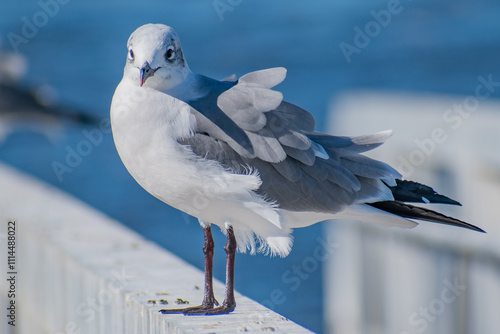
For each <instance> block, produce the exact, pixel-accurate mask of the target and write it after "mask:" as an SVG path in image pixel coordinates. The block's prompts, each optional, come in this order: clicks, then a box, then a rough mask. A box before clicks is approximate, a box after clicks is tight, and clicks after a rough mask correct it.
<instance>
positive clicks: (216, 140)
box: [179, 68, 399, 212]
mask: <svg viewBox="0 0 500 334" xmlns="http://www.w3.org/2000/svg"><path fill="white" fill-rule="evenodd" d="M285 75H286V70H285V69H283V68H275V69H268V70H262V71H257V72H252V73H249V74H247V75H244V76H243V77H241V78H240V79H239V80H238V82H237V83H236V84H234V83H227V82H222V83H221V82H219V83H218V82H217V81H215V80H212V79H209V78H206V77H201V79H200V80H201V81H202V84H203V85H204V86H207V87H210V89H209V90H208V93H207V94H206V95H205V96H204V97H202V98H199V99H197V100H194V101H185V102H187V103H188V104H190V105H191V107H192V112H193V114H194V115H195V117H196V120H197V123H198V124H197V125H198V126H197V129H196V132H197V133H196V134H195V135H194V136H192V137H190V138H184V139H179V142H180V143H182V144H184V145H189V146H190V147H191V148H192V150H193V152H195V153H196V154H197V155H199V156H200V157H203V158H206V159H211V160H216V161H218V162H220V163H221V164H222V165H223V166H224V167H225V168H227V169H229V170H231V171H232V172H234V173H247V172H248V169H249V168H252V169H256V170H258V171H259V175H260V177H261V179H262V185H261V187H260V188H259V190H258V193H260V194H262V195H263V196H265V197H266V198H268V199H270V200H273V201H274V202H276V203H277V204H278V205H279V206H280V207H281V208H283V209H287V210H293V211H297V210H299V211H317V212H337V211H340V210H342V209H343V208H345V207H346V206H347V205H350V204H352V203H354V202H360V201H362V200H363V199H369V200H374V201H376V200H382V199H385V198H388V197H390V196H391V191H390V189H389V188H388V187H387V186H385V185H384V184H383V183H382V182H380V179H390V178H393V177H394V176H395V175H399V174H397V172H395V171H394V170H393V169H392V168H390V167H389V166H387V165H385V164H383V163H380V162H378V161H375V160H371V159H369V158H365V157H363V156H359V155H358V154H359V152H364V151H367V150H370V149H372V148H375V147H376V146H378V145H380V144H381V143H382V142H383V141H384V140H385V139H386V138H387V137H388V133H380V134H375V135H371V136H362V137H354V138H349V137H334V136H329V135H325V134H320V133H316V132H313V131H314V127H315V122H314V118H313V117H312V115H311V114H310V113H308V112H307V111H305V110H304V109H301V108H299V107H297V106H295V105H293V104H290V103H287V102H284V101H282V98H283V96H282V94H281V93H279V92H276V91H273V90H271V89H270V88H271V87H273V86H274V85H276V84H278V83H280V82H281V81H282V80H283V79H284V77H285Z"/></svg>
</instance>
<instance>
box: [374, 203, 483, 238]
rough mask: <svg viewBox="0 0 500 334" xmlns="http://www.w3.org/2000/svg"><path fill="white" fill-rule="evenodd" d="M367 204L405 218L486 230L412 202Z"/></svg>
mask: <svg viewBox="0 0 500 334" xmlns="http://www.w3.org/2000/svg"><path fill="white" fill-rule="evenodd" d="M367 204H369V205H371V206H373V207H375V208H377V209H380V210H382V211H385V212H389V213H392V214H395V215H397V216H400V217H404V218H410V219H419V220H425V221H429V222H433V223H440V224H447V225H453V226H458V227H463V228H467V229H470V230H474V231H478V232H482V233H485V231H484V230H482V229H480V228H479V227H477V226H474V225H472V224H469V223H466V222H464V221H461V220H459V219H456V218H453V217H449V216H445V215H443V214H441V213H439V212H436V211H433V210H430V209H427V208H422V207H418V206H414V205H411V204H407V203H403V202H401V201H384V202H375V203H367Z"/></svg>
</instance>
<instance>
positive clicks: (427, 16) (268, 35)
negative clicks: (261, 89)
mask: <svg viewBox="0 0 500 334" xmlns="http://www.w3.org/2000/svg"><path fill="white" fill-rule="evenodd" d="M391 2H392V1H361V0H351V1H348V0H342V1H332V0H318V1H290V0H288V1H286V0H277V1H262V0H258V1H257V0H252V1H250V0H243V1H235V0H233V1H227V0H221V1H201V0H189V1H180V0H175V1H174V0H171V1H166V0H163V1H150V0H142V1H110V0H108V1H102V0H101V1H96V0H87V1H82V0H72V1H69V2H68V3H67V4H64V5H63V4H61V5H60V6H59V10H58V13H57V14H56V15H54V16H53V17H50V18H49V20H48V23H47V24H46V25H45V26H43V27H40V29H39V31H38V33H37V34H36V36H34V37H32V38H29V41H28V43H27V44H22V45H19V51H20V53H22V54H24V55H25V56H26V57H27V59H28V62H29V70H28V73H27V75H26V76H25V78H24V79H23V81H22V82H21V83H22V85H23V86H24V87H37V86H39V85H42V84H49V85H50V86H52V87H54V88H55V90H56V91H57V94H58V98H59V102H60V103H61V104H64V105H67V106H70V107H73V108H77V109H81V110H85V111H86V112H88V113H91V114H94V115H96V116H98V117H99V118H106V117H108V113H109V105H110V101H111V97H112V95H113V91H114V89H115V87H116V85H117V84H118V82H119V81H120V79H121V76H122V70H123V66H124V61H125V58H126V49H125V44H126V41H127V38H128V36H129V35H130V33H131V32H132V31H133V30H134V29H135V28H137V27H138V26H140V25H142V24H144V23H149V22H153V23H165V24H168V25H171V26H173V27H174V28H175V29H176V30H177V32H178V34H179V36H180V37H181V40H182V45H183V49H184V54H185V56H186V59H187V61H188V63H189V65H190V67H191V69H192V70H193V71H196V72H200V73H203V74H205V75H209V76H213V77H215V78H224V77H226V76H228V75H230V74H232V73H235V74H237V75H238V76H240V75H243V74H245V73H247V72H249V71H253V70H258V69H262V68H268V67H274V66H284V67H286V68H287V69H288V76H287V79H286V81H285V82H284V83H282V84H280V86H279V89H280V90H281V91H283V92H284V96H285V99H286V100H288V101H290V102H292V103H295V104H297V105H300V106H301V107H303V108H305V109H307V110H309V111H310V112H311V113H313V114H314V116H315V117H316V119H317V127H318V129H319V130H324V129H325V121H326V117H327V116H326V112H327V108H328V105H329V103H330V101H331V99H332V98H333V97H335V96H336V95H337V94H339V93H341V92H342V91H345V90H350V89H357V88H369V89H387V90H395V91H415V92H435V93H446V94H464V95H470V94H474V89H475V87H476V85H477V77H478V76H479V75H482V76H488V75H489V74H491V75H492V76H493V78H494V79H495V78H496V81H500V2H498V1H493V0H480V1H472V0H471V1H463V0H454V1H444V0H440V1H430V0H421V1H416V0H414V1H401V2H400V3H399V6H398V7H397V8H398V9H400V11H399V13H398V14H393V15H392V16H391V20H390V22H389V23H388V24H387V26H386V27H381V28H380V31H379V32H378V33H377V34H374V36H373V38H370V41H369V43H366V44H367V45H364V46H363V47H362V48H361V47H360V48H359V53H354V54H352V57H351V61H350V62H347V61H346V58H345V56H344V54H343V53H342V51H341V49H340V47H339V44H340V43H342V42H345V43H348V44H351V45H354V37H355V30H354V28H355V27H359V28H360V29H364V28H365V25H366V24H367V23H369V22H370V21H373V20H374V17H373V14H372V13H371V11H375V12H379V11H380V10H383V9H387V7H388V4H389V3H391ZM221 3H222V4H226V6H229V7H226V8H230V9H231V10H228V11H225V12H224V13H223V14H222V17H221V16H219V15H218V13H217V11H216V9H215V6H214V5H216V4H221ZM40 10H42V7H41V6H40V4H39V2H38V1H31V0H30V1H27V0H22V1H19V0H2V2H1V4H0V36H2V48H3V49H5V50H12V45H11V44H10V42H9V39H8V37H7V36H8V34H9V33H15V34H18V35H22V26H23V21H22V18H23V17H26V18H27V19H28V20H32V19H33V15H35V14H36V13H38V12H39V11H40ZM221 18H222V19H221ZM493 96H494V97H499V96H500V93H499V91H495V92H494V93H493ZM499 126H500V125H499ZM353 135H356V134H353ZM85 139H86V137H85V136H84V135H83V133H82V128H81V127H79V126H71V125H69V126H68V127H67V128H66V129H65V130H64V131H62V132H60V133H59V135H58V137H57V140H56V141H55V142H52V141H50V140H49V139H48V138H47V137H45V136H43V135H41V134H39V133H37V132H33V131H18V132H16V133H14V134H12V135H10V136H9V137H8V138H7V140H6V141H5V142H3V143H2V144H1V146H0V159H1V160H2V161H3V162H6V163H8V164H10V165H12V166H15V167H17V168H19V169H20V170H23V171H26V172H28V173H30V174H32V175H35V176H37V177H39V178H40V179H43V180H45V181H47V182H48V183H50V184H52V185H54V186H56V187H59V188H61V189H63V190H65V191H67V192H69V193H71V194H73V195H74V196H76V197H77V198H80V199H81V200H83V201H84V202H86V203H88V204H90V205H91V206H93V207H95V208H97V209H98V210H101V211H103V212H105V213H106V214H108V215H109V216H111V217H113V218H116V219H117V220H119V221H121V222H123V223H124V224H125V225H127V226H129V227H130V228H132V229H134V230H136V231H138V232H139V233H141V234H142V235H144V236H145V237H146V238H148V239H151V240H153V241H154V242H156V243H158V244H160V245H162V246H163V247H165V248H167V249H168V250H170V251H172V252H174V253H175V254H177V255H179V256H181V257H182V258H184V259H185V260H186V261H188V262H190V263H192V264H194V265H195V266H197V267H199V268H203V254H202V251H201V245H202V231H201V229H200V227H199V225H198V223H197V221H196V220H195V219H194V218H191V217H188V216H186V215H183V214H182V213H180V212H178V211H176V210H174V209H171V208H169V207H168V206H167V205H165V204H163V203H161V202H160V201H158V200H157V199H155V198H153V197H152V196H151V195H149V194H148V193H146V192H145V191H144V190H143V189H142V188H140V187H139V186H138V185H137V184H136V183H135V181H134V180H133V179H132V178H131V177H130V176H129V174H128V173H127V171H126V170H125V168H124V167H123V165H122V164H121V162H120V160H119V157H118V155H117V153H116V151H115V148H114V144H113V141H112V137H111V135H110V134H109V133H108V134H104V140H103V142H102V143H100V144H99V145H96V146H93V147H92V152H91V153H90V154H89V155H88V156H85V157H84V158H83V159H82V162H81V163H80V164H79V165H78V166H77V167H75V168H72V171H71V173H65V174H64V175H63V179H62V182H61V181H60V180H59V179H58V177H57V175H56V173H55V172H54V170H53V168H52V165H51V164H52V163H53V162H54V161H57V162H61V163H63V164H64V163H65V159H66V156H67V152H68V151H67V148H68V146H69V147H70V148H73V149H76V148H77V146H78V144H79V143H81V142H82V140H85ZM294 237H295V245H294V248H293V251H292V253H291V254H290V256H289V257H287V258H285V259H280V258H272V259H270V258H268V257H264V256H262V255H257V256H250V255H239V256H238V257H237V263H236V289H237V290H239V291H240V292H242V293H243V294H246V295H248V296H249V297H251V298H253V299H255V300H257V301H259V302H263V303H264V304H265V305H266V306H269V307H271V308H273V309H274V310H275V311H277V312H279V313H281V314H283V315H285V316H287V317H289V318H291V319H292V320H294V321H296V322H298V323H300V324H302V325H304V326H305V327H307V328H309V329H311V330H313V331H316V332H322V331H323V302H324V300H323V292H322V291H323V289H322V286H323V284H325V282H323V278H322V266H321V263H318V264H319V266H318V268H313V267H309V269H310V270H309V271H310V273H307V272H305V271H304V270H302V273H301V274H297V273H294V272H293V271H292V268H294V266H303V264H305V262H308V261H309V262H310V259H308V258H314V250H315V248H317V247H318V246H319V245H320V243H319V242H318V238H323V239H324V238H325V237H323V236H322V226H321V224H317V225H315V226H312V227H309V228H307V229H300V230H296V231H295V232H294ZM215 242H216V245H217V247H218V248H217V249H216V255H215V276H216V277H217V278H218V279H220V280H224V261H225V259H224V252H223V250H222V245H223V243H224V242H225V240H224V237H223V236H222V234H220V233H218V232H217V233H215ZM295 268H296V267H295ZM283 275H285V276H286V277H292V276H293V277H299V280H298V281H299V285H297V284H296V282H297V280H294V283H293V284H292V283H291V282H290V281H287V280H284V279H283ZM273 291H274V292H273ZM279 292H281V293H282V296H280V297H279V298H272V297H273V296H274V294H275V293H279ZM218 297H219V298H220V299H222V296H218Z"/></svg>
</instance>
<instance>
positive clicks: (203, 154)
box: [110, 24, 484, 315]
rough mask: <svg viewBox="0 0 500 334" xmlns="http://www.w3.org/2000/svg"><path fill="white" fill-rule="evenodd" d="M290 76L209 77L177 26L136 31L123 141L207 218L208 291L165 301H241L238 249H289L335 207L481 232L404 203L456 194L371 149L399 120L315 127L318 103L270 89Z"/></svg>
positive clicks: (159, 193) (119, 125)
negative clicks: (220, 273)
mask: <svg viewBox="0 0 500 334" xmlns="http://www.w3.org/2000/svg"><path fill="white" fill-rule="evenodd" d="M285 76H286V69H285V68H282V67H278V68H270V69H265V70H260V71H255V72H250V73H248V74H245V75H243V76H242V77H240V78H239V79H236V78H235V77H228V78H226V79H223V80H216V79H212V78H209V77H207V76H204V75H201V74H197V73H194V72H192V71H191V70H190V68H189V67H188V64H187V62H186V59H185V57H184V53H183V51H182V48H181V43H180V40H179V37H178V35H177V33H176V32H175V31H174V29H172V28H171V27H169V26H166V25H163V24H146V25H143V26H141V27H139V28H138V29H137V30H135V31H134V32H133V33H132V35H131V36H130V38H129V40H128V43H127V60H126V62H125V69H124V75H123V79H122V80H121V82H120V83H119V85H118V87H117V88H116V91H115V93H114V96H113V100H112V103H111V112H110V114H111V127H112V131H113V138H114V141H115V145H116V148H117V151H118V153H119V155H120V158H121V160H122V162H123V164H124V165H125V167H126V168H127V170H128V172H129V173H130V174H131V175H132V177H133V178H134V179H135V180H136V181H137V182H138V183H139V184H140V185H141V186H142V187H143V188H144V189H145V190H146V191H148V192H149V193H150V194H151V195H153V196H155V197H156V198H158V199H160V200H161V201H163V202H165V203H167V204H168V205H170V206H172V207H174V208H177V209H179V210H181V211H184V212H185V213H187V214H189V215H192V216H194V217H196V218H198V220H199V222H200V225H201V227H202V228H203V231H204V244H203V252H204V255H205V289H204V297H203V302H202V303H201V305H199V306H194V307H189V308H184V309H164V310H160V312H162V313H164V314H167V313H183V314H185V315H211V314H226V313H230V312H232V311H233V310H234V309H235V306H236V301H235V298H234V261H235V253H236V250H238V251H240V252H245V251H249V252H250V253H251V254H254V253H256V252H262V253H265V254H269V255H277V256H281V257H285V256H287V255H288V254H289V253H290V251H291V248H292V243H293V241H292V237H291V233H292V230H293V229H295V228H300V227H306V226H309V225H312V224H315V223H317V222H321V221H325V220H329V219H339V218H340V219H346V218H348V219H355V220H358V221H362V222H368V223H378V224H382V225H387V226H398V227H402V228H413V227H414V226H416V225H417V222H415V221H414V220H421V221H429V222H434V223H442V224H448V225H453V226H459V227H463V228H468V229H471V230H475V231H479V232H484V231H483V230H482V229H480V228H479V227H476V226H474V225H471V224H469V223H466V222H464V221H461V220H458V219H455V218H452V217H448V216H445V215H443V214H441V213H438V212H435V211H432V210H430V209H427V208H424V207H419V206H415V205H413V204H408V203H406V202H417V203H446V204H454V205H459V203H458V202H456V201H454V200H452V199H450V198H448V197H446V196H443V195H440V194H438V193H436V192H435V191H434V190H433V189H432V188H431V187H428V186H426V185H423V184H420V183H417V182H412V181H406V180H402V176H401V174H400V173H398V172H397V171H396V170H395V169H393V168H392V167H390V166H389V165H387V164H385V163H383V162H380V161H377V160H374V159H371V158H368V157H366V156H364V155H362V153H363V152H366V151H369V150H371V149H374V148H376V147H378V146H380V145H381V144H383V143H384V141H385V140H386V139H387V138H388V137H390V136H391V134H392V132H391V131H384V132H380V133H376V134H373V135H365V136H357V137H345V136H332V135H328V134H324V133H319V132H316V131H315V130H314V129H315V120H314V118H313V116H312V115H311V114H310V113H309V112H307V111H305V110H304V109H302V108H300V107H298V106H295V105H293V104H291V103H288V102H286V101H284V100H283V94H282V93H281V92H279V91H276V90H273V89H272V88H273V87H274V86H276V85H277V84H279V83H280V82H282V81H283V80H284V79H285ZM212 224H215V225H217V226H218V227H220V229H221V230H222V232H223V233H224V234H225V235H226V236H227V242H226V244H225V246H224V250H225V252H226V292H225V299H224V301H223V303H222V304H221V305H219V303H218V302H217V300H216V299H215V297H214V293H213V287H212V280H213V278H212V258H213V252H214V242H213V239H212V233H211V225H212Z"/></svg>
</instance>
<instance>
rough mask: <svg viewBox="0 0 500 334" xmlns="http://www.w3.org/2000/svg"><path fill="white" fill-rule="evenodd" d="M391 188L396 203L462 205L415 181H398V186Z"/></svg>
mask: <svg viewBox="0 0 500 334" xmlns="http://www.w3.org/2000/svg"><path fill="white" fill-rule="evenodd" d="M390 188H391V191H392V194H393V196H394V199H395V200H396V201H401V202H413V203H440V204H450V205H458V206H461V205H462V204H460V203H459V202H457V201H455V200H453V199H451V198H449V197H447V196H444V195H441V194H438V193H437V192H436V191H434V189H432V188H431V187H429V186H426V185H425V184H422V183H418V182H414V181H407V180H396V186H394V187H390Z"/></svg>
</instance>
